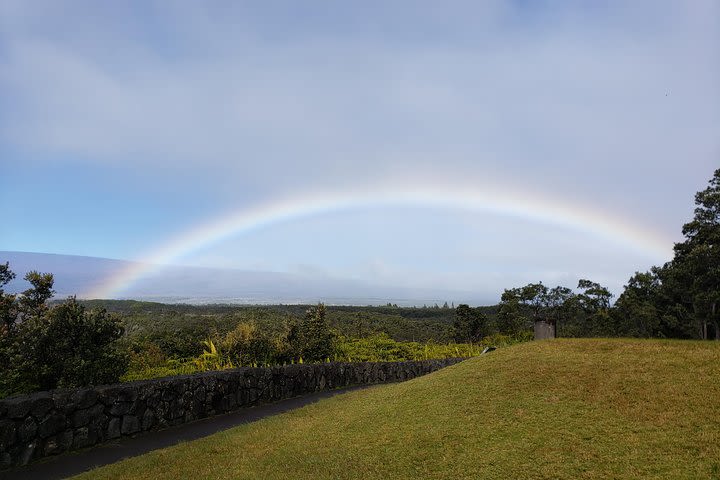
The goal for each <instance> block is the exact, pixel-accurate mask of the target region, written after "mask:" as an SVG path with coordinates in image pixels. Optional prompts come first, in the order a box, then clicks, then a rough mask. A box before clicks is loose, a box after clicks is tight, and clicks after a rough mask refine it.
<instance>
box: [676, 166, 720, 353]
mask: <svg viewBox="0 0 720 480" xmlns="http://www.w3.org/2000/svg"><path fill="white" fill-rule="evenodd" d="M708 183H709V185H708V187H707V188H706V189H705V190H702V191H699V192H697V194H695V214H694V217H693V219H692V221H690V222H688V223H686V224H685V225H683V229H682V232H683V235H684V236H685V241H683V242H680V243H677V244H675V248H674V250H675V256H674V258H673V260H672V261H671V262H668V263H667V264H666V265H665V266H664V267H663V271H662V275H663V276H664V279H667V289H666V294H667V295H668V296H672V297H674V299H675V303H676V304H678V305H680V306H683V307H684V308H685V309H686V310H688V311H690V312H692V316H693V319H694V321H695V327H696V329H697V333H698V336H699V337H700V338H702V339H707V338H708V326H709V325H710V326H712V327H713V330H714V332H713V333H714V337H715V339H716V340H720V321H719V318H718V317H720V169H717V170H715V173H714V175H713V177H712V178H711V179H710V181H709V182H708ZM675 307H676V308H677V305H676V306H675Z"/></svg>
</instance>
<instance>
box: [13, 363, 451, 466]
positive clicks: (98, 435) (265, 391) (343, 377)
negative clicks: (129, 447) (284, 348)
mask: <svg viewBox="0 0 720 480" xmlns="http://www.w3.org/2000/svg"><path fill="white" fill-rule="evenodd" d="M460 361H462V359H459V358H449V359H442V360H423V361H412V362H383V363H321V364H301V365H287V366H281V367H280V366H278V367H268V368H238V369H233V370H223V371H213V372H204V373H197V374H192V375H181V376H175V377H166V378H160V379H154V380H144V381H136V382H128V383H122V384H116V385H102V386H97V387H88V388H82V389H77V390H53V391H50V392H39V393H34V394H31V395H24V396H17V397H11V398H6V399H3V400H0V469H8V468H11V467H14V466H18V465H26V464H27V463H29V462H31V461H33V460H36V459H38V458H42V457H46V456H50V455H57V454H59V453H63V452H67V451H71V450H78V449H82V448H86V447H91V446H93V445H97V444H100V443H103V442H107V441H109V440H113V439H116V438H120V437H124V436H132V435H137V434H140V433H142V432H146V431H149V430H157V429H161V428H166V427H170V426H174V425H179V424H182V423H186V422H192V421H193V420H197V419H200V418H204V417H209V416H212V415H218V414H222V413H227V412H231V411H233V410H237V409H239V408H244V407H250V406H253V405H257V404H260V403H268V402H273V401H277V400H282V399H285V398H291V397H295V396H299V395H303V394H306V393H311V392H316V391H320V390H328V389H334V388H340V387H346V386H350V385H364V384H372V383H386V382H397V381H402V380H408V379H411V378H415V377H418V376H421V375H425V374H427V373H430V372H433V371H435V370H439V369H441V368H443V367H446V366H448V365H452V364H455V363H458V362H460Z"/></svg>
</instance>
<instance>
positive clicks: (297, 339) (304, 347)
mask: <svg viewBox="0 0 720 480" xmlns="http://www.w3.org/2000/svg"><path fill="white" fill-rule="evenodd" d="M325 314H326V309H325V305H324V304H322V303H318V304H317V305H316V306H313V307H310V308H308V309H307V311H306V312H305V317H304V318H303V320H302V321H301V322H300V323H299V324H294V325H292V326H291V327H290V331H289V332H288V336H287V341H288V343H289V344H290V346H291V348H292V351H293V356H294V357H295V358H296V359H299V358H302V359H303V361H308V362H322V361H323V360H325V359H327V358H329V357H332V356H333V354H334V352H335V335H333V333H332V332H331V331H330V328H329V327H328V324H327V320H326V319H325Z"/></svg>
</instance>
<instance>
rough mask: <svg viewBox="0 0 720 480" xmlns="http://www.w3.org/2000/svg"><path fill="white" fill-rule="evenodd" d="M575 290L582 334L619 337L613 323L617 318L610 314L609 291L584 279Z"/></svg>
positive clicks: (619, 333)
mask: <svg viewBox="0 0 720 480" xmlns="http://www.w3.org/2000/svg"><path fill="white" fill-rule="evenodd" d="M577 288H578V290H580V293H578V294H577V296H576V301H577V306H578V307H579V310H580V312H579V313H580V315H581V317H582V323H583V327H584V328H583V330H584V334H585V335H592V336H608V337H609V336H617V335H621V332H620V331H619V328H618V325H616V323H615V319H616V318H617V317H613V316H612V315H611V314H610V302H611V301H612V297H613V294H612V293H610V290H608V289H607V288H605V287H603V286H602V285H600V284H599V283H595V282H592V281H590V280H586V279H580V280H579V281H578V286H577Z"/></svg>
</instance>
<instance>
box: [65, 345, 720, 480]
mask: <svg viewBox="0 0 720 480" xmlns="http://www.w3.org/2000/svg"><path fill="white" fill-rule="evenodd" d="M76 478H83V479H89V478H93V479H95V478H107V479H152V480H160V479H230V478H238V479H245V478H247V479H260V480H262V479H282V480H294V479H387V478H403V479H404V478H407V479H419V478H433V479H463V478H467V479H477V478H498V479H508V478H567V479H576V478H592V479H596V478H622V479H625V478H673V479H674V478H692V479H698V478H710V479H720V343H713V342H702V343H701V342H690V341H645V340H566V339H563V340H553V341H545V342H529V343H524V344H520V345H516V346H514V347H509V348H504V349H499V350H496V351H494V352H492V353H490V354H488V355H485V356H482V357H479V358H473V359H470V360H466V361H465V362H462V363H460V364H458V365H455V366H452V367H448V368H446V369H444V370H441V371H439V372H436V373H433V374H431V375H428V376H425V377H421V378H417V379H414V380H411V381H408V382H405V383H400V384H393V385H383V386H377V387H372V388H369V389H365V390H361V391H356V392H351V393H348V394H344V395H339V396H336V397H333V398H331V399H328V400H324V401H322V402H319V403H316V404H313V405H310V406H307V407H304V408H301V409H298V410H295V411H293V412H290V413H286V414H283V415H279V416H276V417H271V418H268V419H265V420H262V421H259V422H256V423H253V424H249V425H245V426H241V427H238V428H234V429H232V430H228V431H225V432H221V433H219V434H215V435H213V436H210V437H207V438H204V439H201V440H198V441H194V442H188V443H184V444H181V445H177V446H175V447H171V448H167V449H164V450H159V451H155V452H152V453H149V454H147V455H143V456H140V457H137V458H133V459H129V460H126V461H123V462H120V463H117V464H114V465H110V466H108V467H104V468H100V469H97V470H93V471H91V472H88V473H86V474H84V475H81V476H79V477H76Z"/></svg>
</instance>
